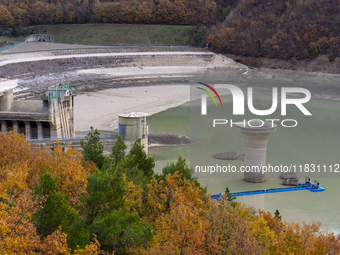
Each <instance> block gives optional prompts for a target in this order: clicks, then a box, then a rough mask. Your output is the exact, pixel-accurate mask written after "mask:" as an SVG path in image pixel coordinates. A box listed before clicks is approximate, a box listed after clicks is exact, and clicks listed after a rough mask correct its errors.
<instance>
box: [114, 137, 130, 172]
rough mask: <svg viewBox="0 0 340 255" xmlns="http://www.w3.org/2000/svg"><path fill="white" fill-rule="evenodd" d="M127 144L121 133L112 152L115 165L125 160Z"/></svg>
mask: <svg viewBox="0 0 340 255" xmlns="http://www.w3.org/2000/svg"><path fill="white" fill-rule="evenodd" d="M126 148H127V146H126V145H125V144H124V140H123V137H122V136H121V135H119V136H118V138H117V140H116V142H115V144H114V146H113V147H112V153H111V154H110V157H111V158H112V160H113V165H114V166H115V167H116V166H118V164H119V163H121V162H122V163H124V162H125V150H126Z"/></svg>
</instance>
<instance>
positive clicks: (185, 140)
mask: <svg viewBox="0 0 340 255" xmlns="http://www.w3.org/2000/svg"><path fill="white" fill-rule="evenodd" d="M196 142H197V141H196V140H194V139H192V138H190V137H189V136H186V135H179V134H167V133H149V137H148V143H149V146H166V145H188V144H193V143H196Z"/></svg>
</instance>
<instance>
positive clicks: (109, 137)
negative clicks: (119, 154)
mask: <svg viewBox="0 0 340 255" xmlns="http://www.w3.org/2000/svg"><path fill="white" fill-rule="evenodd" d="M117 137H118V135H117V134H114V135H100V136H99V138H100V139H115V138H117ZM81 140H86V138H85V136H77V137H66V138H39V139H27V141H28V142H35V143H44V142H56V141H59V142H68V141H81Z"/></svg>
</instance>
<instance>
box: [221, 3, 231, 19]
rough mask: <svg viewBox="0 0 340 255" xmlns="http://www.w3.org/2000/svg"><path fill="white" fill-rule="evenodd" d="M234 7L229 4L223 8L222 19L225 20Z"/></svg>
mask: <svg viewBox="0 0 340 255" xmlns="http://www.w3.org/2000/svg"><path fill="white" fill-rule="evenodd" d="M231 10H232V8H231V6H230V5H228V6H227V7H225V8H223V10H222V19H223V20H225V18H226V17H227V16H228V15H229V14H230V12H231Z"/></svg>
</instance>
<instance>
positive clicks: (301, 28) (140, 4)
mask: <svg viewBox="0 0 340 255" xmlns="http://www.w3.org/2000/svg"><path fill="white" fill-rule="evenodd" d="M88 22H92V23H125V24H168V25H197V26H198V27H203V28H201V29H197V31H200V34H199V35H198V36H197V37H198V39H197V40H193V41H194V42H195V43H194V45H192V46H205V45H207V44H208V45H209V47H210V49H211V50H213V51H215V52H219V53H228V54H235V55H242V56H252V57H267V58H276V59H293V60H294V59H297V60H299V59H314V58H316V57H317V56H319V55H320V54H325V55H328V58H329V61H330V62H332V61H334V60H335V58H336V57H338V56H339V47H340V46H339V45H340V37H339V34H340V25H339V23H340V3H339V1H338V0H286V1H281V0H266V1H264V0H143V1H142V0H1V1H0V26H2V27H8V28H11V27H12V28H18V27H19V28H20V27H27V26H34V25H43V24H73V23H78V24H83V23H88ZM16 31H17V29H15V30H14V32H15V33H13V34H14V35H16V33H17V32H16Z"/></svg>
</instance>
